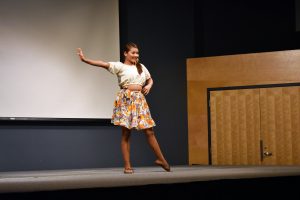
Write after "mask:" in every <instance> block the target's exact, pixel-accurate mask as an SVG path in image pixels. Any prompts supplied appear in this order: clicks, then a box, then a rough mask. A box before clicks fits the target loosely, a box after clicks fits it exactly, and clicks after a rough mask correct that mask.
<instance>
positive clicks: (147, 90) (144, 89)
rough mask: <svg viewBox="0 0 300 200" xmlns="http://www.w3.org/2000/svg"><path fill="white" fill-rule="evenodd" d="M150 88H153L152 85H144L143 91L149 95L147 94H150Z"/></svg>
mask: <svg viewBox="0 0 300 200" xmlns="http://www.w3.org/2000/svg"><path fill="white" fill-rule="evenodd" d="M150 89H151V86H150V85H146V86H145V87H143V89H142V93H143V94H144V95H147V94H149V92H150Z"/></svg>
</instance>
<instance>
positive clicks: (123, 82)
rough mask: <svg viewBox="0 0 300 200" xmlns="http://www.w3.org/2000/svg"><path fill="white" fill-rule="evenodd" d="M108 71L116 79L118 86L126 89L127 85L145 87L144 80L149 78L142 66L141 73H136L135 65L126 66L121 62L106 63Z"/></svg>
mask: <svg viewBox="0 0 300 200" xmlns="http://www.w3.org/2000/svg"><path fill="white" fill-rule="evenodd" d="M108 63H109V67H108V69H107V70H108V71H109V72H110V73H112V74H114V75H117V77H118V84H119V86H120V87H122V88H126V86H128V85H132V84H137V85H141V86H143V85H145V83H146V80H148V79H149V78H151V75H150V73H149V71H148V70H147V68H146V67H145V66H144V65H143V64H141V65H142V70H143V72H142V73H141V74H139V73H138V71H137V68H136V66H135V65H126V64H124V63H122V62H108Z"/></svg>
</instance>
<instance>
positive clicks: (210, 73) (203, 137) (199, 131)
mask: <svg viewBox="0 0 300 200" xmlns="http://www.w3.org/2000/svg"><path fill="white" fill-rule="evenodd" d="M291 82H300V50H291V51H277V52H266V53H253V54H240V55H230V56H215V57H205V58H190V59H187V85H188V88H187V90H188V141H189V164H190V165H192V164H204V165H206V164H208V153H209V149H208V126H207V123H208V122H207V88H212V87H226V86H242V85H258V84H273V83H291Z"/></svg>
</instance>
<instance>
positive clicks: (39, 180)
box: [0, 166, 300, 193]
mask: <svg viewBox="0 0 300 200" xmlns="http://www.w3.org/2000/svg"><path fill="white" fill-rule="evenodd" d="M134 170H135V173H134V174H124V173H123V168H99V169H76V170H49V171H20V172H0V192H1V193H11V192H36V191H53V190H66V189H83V188H109V187H126V186H141V185H152V184H173V183H189V182H199V181H212V180H224V179H245V178H261V177H282V176H300V166H284V167H282V166H172V168H171V170H172V171H171V172H165V171H163V169H162V168H160V167H137V168H135V169H134Z"/></svg>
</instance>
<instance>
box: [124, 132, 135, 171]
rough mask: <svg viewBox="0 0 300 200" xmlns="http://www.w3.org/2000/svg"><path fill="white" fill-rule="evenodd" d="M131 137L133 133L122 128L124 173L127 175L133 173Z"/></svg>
mask: <svg viewBox="0 0 300 200" xmlns="http://www.w3.org/2000/svg"><path fill="white" fill-rule="evenodd" d="M130 135H131V131H130V129H128V128H125V127H122V140H121V149H122V154H123V159H124V168H125V170H124V172H125V173H132V172H133V171H132V168H131V164H130V142H129V139H130Z"/></svg>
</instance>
